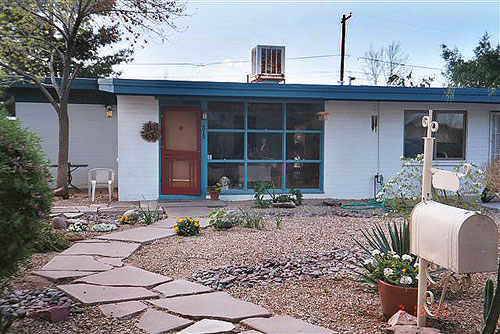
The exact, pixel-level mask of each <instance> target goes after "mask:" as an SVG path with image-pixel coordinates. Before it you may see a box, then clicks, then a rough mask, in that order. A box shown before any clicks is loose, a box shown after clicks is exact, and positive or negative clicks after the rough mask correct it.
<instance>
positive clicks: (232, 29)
mask: <svg viewBox="0 0 500 334" xmlns="http://www.w3.org/2000/svg"><path fill="white" fill-rule="evenodd" d="M499 2H500V1H446V0H443V1H432V2H430V1H327V0H324V1H291V0H289V1H278V0H275V1H259V0H254V1H244V0H243V1H234V0H233V1H188V3H187V13H188V14H190V15H188V16H186V17H183V18H180V19H178V20H177V21H176V24H177V25H178V26H179V30H180V31H179V32H174V31H170V33H169V36H168V39H169V40H168V41H167V42H165V43H160V42H159V41H151V42H150V43H149V44H147V46H146V47H145V48H144V49H138V50H137V51H136V54H135V60H134V63H139V64H143V63H151V62H155V63H158V62H160V63H164V62H192V63H210V62H224V63H223V64H220V65H213V66H204V67H199V66H198V67H196V66H172V65H170V66H163V65H155V66H147V65H127V66H117V69H120V70H122V71H123V74H122V77H126V78H148V79H172V80H204V81H206V80H209V81H235V82H245V81H246V74H248V73H249V72H250V64H249V63H233V62H234V61H245V60H249V59H250V50H251V48H252V47H254V46H255V45H257V44H272V45H274V44H275V45H285V46H286V55H287V57H301V56H313V55H329V54H339V53H340V17H341V16H342V14H343V13H349V12H352V13H353V17H352V18H351V19H350V20H349V24H348V37H347V54H348V55H349V56H348V58H347V60H346V70H347V71H352V72H347V73H346V76H348V75H352V76H355V77H356V78H357V79H356V80H355V81H354V84H358V85H359V84H367V83H368V81H367V80H366V74H364V73H363V65H364V63H363V60H361V59H359V58H358V57H360V56H364V53H365V52H366V51H367V50H368V49H369V48H370V45H373V47H374V48H380V47H382V46H386V45H388V44H390V43H391V42H392V41H399V42H400V43H401V46H402V49H403V51H404V53H406V54H407V55H408V56H409V60H408V62H407V63H408V64H414V65H422V66H428V67H436V68H442V67H443V66H444V62H443V61H442V60H441V57H440V45H441V44H442V43H445V44H448V45H452V46H453V45H456V46H457V47H458V49H459V50H460V51H461V52H462V53H463V54H464V56H465V57H466V58H468V57H470V56H472V50H473V48H474V47H475V46H476V45H477V42H478V40H479V38H480V37H481V36H482V35H483V33H484V32H485V31H487V32H488V33H489V34H490V35H491V39H492V41H493V42H494V43H495V44H498V43H499V35H500V32H499V30H500V20H499V17H500V5H499ZM339 63H340V58H339V57H328V58H317V59H308V60H287V62H286V78H287V82H288V83H324V84H337V81H338V80H339V73H338V72H339ZM433 74H434V75H436V82H435V84H434V86H442V85H443V84H444V80H443V78H442V77H441V75H440V71H439V70H434V69H420V68H414V69H413V76H414V77H416V78H417V79H418V78H421V77H424V76H428V75H433Z"/></svg>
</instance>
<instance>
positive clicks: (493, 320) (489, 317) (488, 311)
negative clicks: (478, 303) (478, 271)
mask: <svg viewBox="0 0 500 334" xmlns="http://www.w3.org/2000/svg"><path fill="white" fill-rule="evenodd" d="M499 283H500V263H499V265H498V272H497V287H496V289H495V293H493V281H492V280H490V279H489V280H487V281H486V286H485V287H484V307H483V319H484V326H483V330H482V332H481V334H493V333H494V332H495V329H496V328H497V323H498V318H499V316H500V287H499ZM497 333H498V332H497Z"/></svg>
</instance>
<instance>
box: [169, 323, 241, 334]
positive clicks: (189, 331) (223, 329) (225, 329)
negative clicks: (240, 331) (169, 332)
mask: <svg viewBox="0 0 500 334" xmlns="http://www.w3.org/2000/svg"><path fill="white" fill-rule="evenodd" d="M235 329H236V326H235V325H234V324H233V323H230V322H227V321H220V320H212V319H203V320H201V321H198V322H197V323H195V324H194V325H191V326H189V327H188V328H185V329H183V330H181V331H180V332H178V334H223V333H233V330H235Z"/></svg>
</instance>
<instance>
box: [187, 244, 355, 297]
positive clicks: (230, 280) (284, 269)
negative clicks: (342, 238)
mask: <svg viewBox="0 0 500 334" xmlns="http://www.w3.org/2000/svg"><path fill="white" fill-rule="evenodd" d="M362 255H363V252H362V251H360V250H350V249H346V248H339V249H335V250H333V251H329V252H322V253H318V254H313V255H311V256H308V257H304V258H300V259H294V260H291V259H287V260H284V261H274V260H272V259H267V260H265V261H264V262H263V263H261V264H257V265H227V266H223V267H219V268H214V269H210V270H200V271H197V272H195V273H194V274H192V276H191V278H190V279H191V280H192V281H193V282H197V283H200V284H203V285H205V286H209V287H211V288H212V289H216V290H219V291H221V290H224V289H229V288H231V287H233V286H235V285H241V286H244V287H247V288H251V287H253V286H254V285H256V284H260V285H266V284H269V283H277V284H279V283H283V281H284V280H286V279H295V278H298V277H301V276H307V277H312V278H318V277H321V276H325V275H328V276H330V277H333V278H341V277H346V276H349V275H352V272H353V269H356V268H357V267H356V263H357V260H356V259H357V258H360V257H362Z"/></svg>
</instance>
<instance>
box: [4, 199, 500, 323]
mask: <svg viewBox="0 0 500 334" xmlns="http://www.w3.org/2000/svg"><path fill="white" fill-rule="evenodd" d="M250 205H251V202H231V203H228V207H230V208H236V207H247V208H248V207H250ZM256 210H258V212H260V213H261V214H262V215H264V217H265V224H266V228H265V229H263V230H255V229H247V228H242V227H235V228H232V229H229V230H225V231H216V230H214V229H213V228H208V229H206V230H203V231H202V233H201V235H199V236H196V237H186V238H182V237H171V238H166V239H163V240H159V241H156V242H154V243H152V244H149V245H146V246H143V247H142V248H141V249H139V250H138V251H136V252H135V253H134V254H133V255H132V256H131V257H130V258H129V259H127V260H126V262H127V263H128V264H131V265H134V266H137V267H140V268H143V269H146V270H150V271H153V272H156V273H160V274H164V275H167V276H170V277H172V278H190V277H192V275H193V274H195V273H197V272H200V271H207V270H210V269H215V268H218V267H224V266H239V265H241V266H243V265H244V266H256V267H259V266H264V265H263V264H265V263H266V260H269V259H272V260H273V261H274V262H280V261H285V262H286V261H295V260H297V261H298V260H300V261H305V262H307V260H308V259H312V258H314V257H315V256H316V255H318V254H320V253H325V252H331V251H334V250H335V251H341V250H350V251H352V252H354V253H355V254H356V252H357V247H356V244H355V242H354V239H355V238H360V235H361V233H360V229H361V228H364V227H371V226H372V225H373V223H375V222H380V221H382V218H381V217H379V216H375V217H368V216H371V213H368V212H361V213H360V214H350V215H351V216H348V217H344V216H342V215H344V214H343V213H342V210H341V209H339V208H336V207H327V206H322V205H321V202H320V201H307V203H306V205H304V206H301V207H298V208H296V209H256ZM376 213H377V212H376ZM378 214H380V212H378ZM275 216H281V217H282V218H283V221H282V223H281V228H280V229H277V228H276V223H275ZM494 216H495V218H496V220H497V221H498V216H497V214H496V213H495V214H494ZM360 240H361V239H360ZM49 259H50V256H48V255H35V256H34V257H33V260H32V263H33V264H32V266H30V267H29V269H31V270H32V269H37V268H39V267H41V266H42V265H43V264H44V263H46V262H47V261H48V260H49ZM347 262H348V261H347ZM345 266H346V268H345V269H347V270H340V271H338V272H334V273H328V274H324V275H320V276H314V277H313V276H311V275H309V274H304V275H298V276H292V277H290V278H286V279H284V280H282V282H275V281H272V280H263V281H262V282H259V283H258V284H254V285H252V286H251V287H249V286H248V285H247V284H243V283H241V282H240V283H234V284H232V285H229V286H227V287H226V288H225V291H227V292H229V293H230V294H231V295H233V296H234V297H237V298H241V299H244V300H247V301H251V302H253V303H256V304H259V305H261V306H263V307H265V308H267V309H269V310H270V311H272V312H273V313H276V314H287V315H290V316H294V317H298V318H301V319H303V320H306V321H308V322H311V323H313V324H315V325H319V326H324V327H327V328H330V329H332V330H334V331H336V332H338V333H385V330H384V329H385V324H386V322H385V319H383V317H382V315H381V312H380V310H379V309H380V305H379V301H378V294H377V293H376V291H374V290H370V289H369V287H368V286H367V285H366V284H362V283H360V282H358V281H356V278H355V276H353V275H352V274H351V273H349V269H352V268H351V267H350V264H349V263H346V264H345ZM27 273H28V271H27V269H26V270H25V271H22V272H20V274H19V275H18V277H17V278H16V279H15V280H14V286H15V287H17V288H22V289H27V288H38V287H43V286H48V287H53V286H54V285H53V284H51V283H48V281H46V280H45V279H42V278H39V277H36V278H35V276H32V275H28V274H27ZM488 276H489V277H494V276H495V275H474V276H473V285H472V288H471V289H470V290H469V291H467V292H465V293H457V294H450V295H449V297H450V298H449V299H447V300H446V303H447V306H446V309H445V312H443V317H442V318H441V319H438V320H431V321H430V325H432V326H434V327H436V328H439V329H441V330H442V331H443V332H445V333H477V332H479V331H480V327H481V324H482V300H483V296H482V290H483V287H484V282H485V280H486V278H487V277H488ZM135 321H136V320H134V319H132V320H127V321H115V320H112V319H109V318H105V317H104V316H101V315H99V311H98V309H97V307H82V308H78V309H77V310H76V311H75V312H73V314H72V315H71V316H70V318H69V320H68V321H66V322H64V323H56V324H50V323H47V322H45V321H43V320H31V319H24V320H20V321H18V322H16V323H15V325H14V328H13V330H12V332H13V333H18V332H19V333H32V332H38V333H52V332H59V333H83V332H86V333H125V332H127V333H141V331H139V330H138V329H136V328H134V326H133V325H134V322H135ZM132 328H133V329H132Z"/></svg>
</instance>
